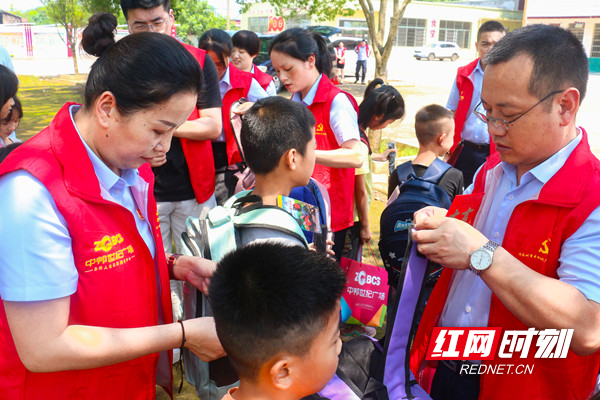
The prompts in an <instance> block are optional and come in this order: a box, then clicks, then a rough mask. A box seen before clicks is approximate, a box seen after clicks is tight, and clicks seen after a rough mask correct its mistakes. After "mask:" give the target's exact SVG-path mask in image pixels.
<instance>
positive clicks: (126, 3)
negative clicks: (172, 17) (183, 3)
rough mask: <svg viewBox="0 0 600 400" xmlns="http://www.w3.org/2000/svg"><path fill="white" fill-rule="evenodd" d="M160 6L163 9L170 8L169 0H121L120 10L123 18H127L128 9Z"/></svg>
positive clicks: (167, 9)
mask: <svg viewBox="0 0 600 400" xmlns="http://www.w3.org/2000/svg"><path fill="white" fill-rule="evenodd" d="M159 6H162V7H163V8H164V9H165V11H169V10H170V9H171V0H121V10H122V11H123V15H124V16H125V19H127V18H128V17H127V12H128V11H129V10H135V9H136V8H143V9H144V10H147V9H149V8H154V7H159Z"/></svg>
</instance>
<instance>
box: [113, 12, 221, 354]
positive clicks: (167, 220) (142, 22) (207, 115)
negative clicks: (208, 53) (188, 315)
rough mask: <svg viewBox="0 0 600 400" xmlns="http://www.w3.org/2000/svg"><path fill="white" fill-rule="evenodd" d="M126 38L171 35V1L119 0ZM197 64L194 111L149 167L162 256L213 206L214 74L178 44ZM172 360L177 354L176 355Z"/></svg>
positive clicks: (177, 311) (176, 294)
mask: <svg viewBox="0 0 600 400" xmlns="http://www.w3.org/2000/svg"><path fill="white" fill-rule="evenodd" d="M121 9H122V10H123V15H124V16H125V18H126V19H127V25H128V28H129V33H139V32H148V31H150V32H157V33H162V34H165V35H168V36H174V30H173V28H174V25H175V19H174V17H173V10H172V9H171V1H170V0H151V1H141V0H121ZM183 45H184V46H185V48H186V49H187V50H188V51H189V52H190V53H192V55H193V56H194V58H196V60H198V63H199V64H200V68H201V69H202V74H203V89H202V92H200V93H199V94H198V103H197V106H196V110H194V112H193V113H192V114H191V115H190V117H189V119H188V121H187V122H185V123H184V124H183V125H181V126H180V127H179V128H178V129H177V130H176V131H175V133H174V134H173V138H172V140H171V147H170V150H169V151H168V152H167V154H166V157H161V158H159V159H155V160H154V161H153V162H152V163H151V165H152V171H153V172H154V177H155V185H154V197H155V198H156V202H157V206H158V218H159V221H160V230H161V232H162V237H163V246H164V249H165V251H166V252H168V253H170V252H172V251H173V248H172V246H173V245H172V243H173V241H174V242H175V246H176V253H179V252H180V250H181V244H180V242H181V233H182V232H183V231H184V230H185V220H186V218H187V217H189V216H195V217H199V216H200V213H201V212H202V210H203V209H205V208H206V209H210V208H212V207H214V206H216V205H217V204H216V200H215V197H214V191H215V167H214V162H213V155H212V145H211V140H213V139H216V138H218V137H219V134H220V133H221V125H222V123H221V95H220V93H219V78H218V76H217V69H216V67H215V65H214V63H213V61H212V60H211V59H210V57H205V52H204V50H201V49H198V48H197V47H194V46H190V45H188V44H185V43H183ZM171 291H172V298H173V303H174V304H173V315H174V317H175V319H180V318H182V313H181V307H180V302H181V298H182V295H183V289H182V287H181V283H180V282H176V281H172V282H171ZM175 359H177V354H175Z"/></svg>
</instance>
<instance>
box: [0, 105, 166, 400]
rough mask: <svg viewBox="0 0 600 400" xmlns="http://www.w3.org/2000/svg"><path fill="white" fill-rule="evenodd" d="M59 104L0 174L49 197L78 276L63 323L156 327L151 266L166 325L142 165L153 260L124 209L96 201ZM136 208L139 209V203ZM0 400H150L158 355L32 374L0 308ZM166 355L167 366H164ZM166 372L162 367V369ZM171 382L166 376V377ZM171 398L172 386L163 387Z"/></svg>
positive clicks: (85, 161)
mask: <svg viewBox="0 0 600 400" xmlns="http://www.w3.org/2000/svg"><path fill="white" fill-rule="evenodd" d="M72 104H73V103H67V104H65V105H64V106H63V107H62V109H61V110H60V111H59V112H58V114H57V115H56V116H55V118H54V119H53V121H52V122H51V124H50V126H49V127H48V128H46V129H44V130H43V131H42V132H40V133H39V134H38V135H36V136H34V137H33V138H31V139H30V140H28V141H27V142H26V143H25V144H23V145H22V146H21V147H20V148H19V149H17V151H15V152H14V154H11V157H9V158H7V159H6V160H5V161H4V162H3V164H2V167H1V168H0V175H2V174H5V173H7V172H10V171H15V170H20V169H22V170H27V171H29V172H30V173H31V174H32V175H33V176H35V177H36V178H37V179H39V180H40V181H41V182H42V183H43V184H44V186H45V187H46V188H47V189H48V190H49V191H50V194H51V195H52V198H53V199H54V201H55V202H56V206H57V208H58V210H59V211H60V213H61V214H62V216H63V217H64V218H65V220H66V222H67V225H68V227H69V234H70V236H71V240H72V247H73V257H74V259H75V266H76V267H77V271H78V273H79V280H78V283H77V291H76V292H75V293H74V294H72V295H71V309H70V314H69V324H71V325H76V324H80V325H91V326H104V327H113V328H133V327H143V326H152V325H157V324H158V299H157V281H156V271H155V261H156V263H157V265H158V266H159V275H160V289H161V294H162V295H161V299H160V300H161V306H162V312H163V314H164V316H165V320H166V321H165V322H166V323H170V322H172V319H173V317H172V312H171V298H170V290H169V276H168V272H167V267H166V259H165V254H164V252H162V251H161V250H162V246H160V243H162V240H161V236H160V230H159V224H158V214H157V211H156V203H155V201H154V196H153V194H152V189H153V183H154V176H153V174H152V171H151V169H150V166H149V165H148V164H144V165H143V166H142V167H141V168H140V169H139V171H140V177H141V178H142V179H144V180H145V181H147V182H148V183H149V184H150V187H149V190H148V198H147V199H145V200H146V201H147V203H148V207H147V210H145V211H146V212H147V215H148V217H149V219H150V222H151V226H152V232H153V235H154V238H155V243H157V246H156V252H157V256H156V260H154V259H153V258H152V255H151V254H150V251H149V250H148V247H147V246H146V244H145V243H144V241H143V239H142V237H141V236H140V235H139V233H138V231H137V228H136V224H135V220H134V218H133V215H132V214H131V212H130V211H128V210H127V209H125V208H124V207H122V206H120V205H117V204H115V203H113V202H110V201H106V200H104V199H103V198H102V196H101V195H100V185H99V182H98V179H97V178H96V174H95V173H94V169H93V166H92V163H91V161H90V159H89V158H88V156H87V153H86V150H85V148H84V146H83V144H82V143H81V140H80V139H79V136H78V135H77V132H76V131H75V129H74V127H73V124H72V122H71V117H70V114H69V106H71V105H72ZM138 204H143V201H142V200H141V199H140V200H139V201H138ZM0 337H1V340H0V343H2V356H1V357H0V387H1V388H2V390H0V398H1V399H7V400H8V399H10V400H13V399H21V400H25V399H36V400H37V399H46V400H53V399H56V400H59V399H60V400H65V399H73V400H75V399H77V400H81V399H86V400H90V399H98V400H101V399H140V400H142V399H143V400H148V399H154V397H155V391H156V386H155V383H156V382H155V381H156V369H157V364H158V358H159V355H158V353H155V354H151V355H148V356H145V357H141V358H138V359H135V360H132V361H128V362H123V363H119V364H115V365H111V366H107V367H102V368H94V369H88V370H78V371H63V372H53V373H33V372H30V371H28V370H27V369H25V367H24V366H23V364H22V363H21V360H20V359H19V356H18V354H17V351H16V348H15V345H14V342H13V339H12V336H11V333H10V330H9V327H8V324H7V320H6V314H5V312H4V307H0ZM171 357H172V356H171V353H170V352H169V357H168V358H169V361H171ZM167 367H169V368H168V371H171V368H170V364H169V365H167ZM170 380H171V381H172V376H171V377H170ZM168 384H169V387H168V390H169V392H171V387H172V384H171V382H168Z"/></svg>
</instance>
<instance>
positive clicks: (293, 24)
mask: <svg viewBox="0 0 600 400" xmlns="http://www.w3.org/2000/svg"><path fill="white" fill-rule="evenodd" d="M310 25H312V24H311V22H310V17H309V16H308V15H307V14H301V15H297V16H296V17H294V18H286V19H285V29H289V28H304V27H305V26H310Z"/></svg>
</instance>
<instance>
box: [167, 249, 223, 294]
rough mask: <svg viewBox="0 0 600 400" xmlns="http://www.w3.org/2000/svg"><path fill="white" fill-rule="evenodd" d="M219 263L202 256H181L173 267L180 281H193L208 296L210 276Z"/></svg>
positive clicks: (174, 273)
mask: <svg viewBox="0 0 600 400" xmlns="http://www.w3.org/2000/svg"><path fill="white" fill-rule="evenodd" d="M216 268H217V263H216V262H214V261H212V260H207V259H205V258H202V257H192V256H180V257H179V258H178V259H177V262H176V263H175V266H174V267H173V276H174V277H175V279H178V280H180V281H186V282H189V283H191V284H192V285H194V286H195V287H196V289H198V290H200V291H201V292H202V293H204V294H205V295H207V296H208V286H209V285H210V277H211V276H212V274H213V273H214V272H215V269H216Z"/></svg>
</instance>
